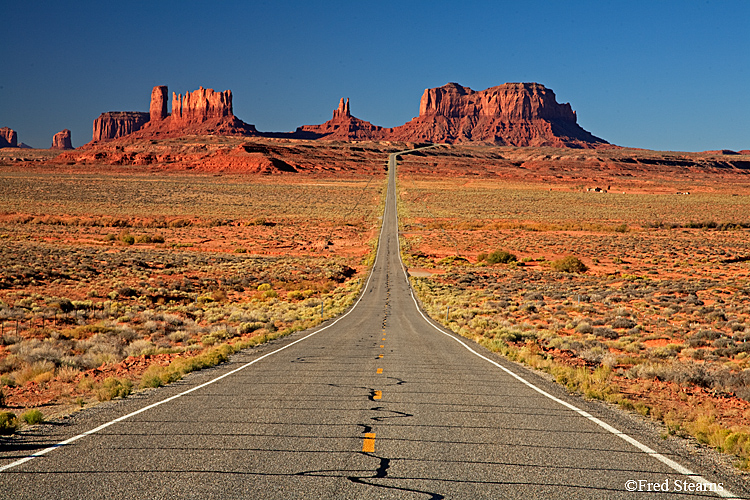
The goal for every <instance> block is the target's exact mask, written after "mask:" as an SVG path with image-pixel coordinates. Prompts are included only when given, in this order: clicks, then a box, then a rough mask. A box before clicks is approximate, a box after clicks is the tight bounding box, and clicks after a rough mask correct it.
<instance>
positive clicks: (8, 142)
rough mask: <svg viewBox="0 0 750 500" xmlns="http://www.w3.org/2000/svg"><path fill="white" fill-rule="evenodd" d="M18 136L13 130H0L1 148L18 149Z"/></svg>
mask: <svg viewBox="0 0 750 500" xmlns="http://www.w3.org/2000/svg"><path fill="white" fill-rule="evenodd" d="M17 147H18V134H16V131H15V130H13V129H12V128H8V127H2V128H0V148H17Z"/></svg>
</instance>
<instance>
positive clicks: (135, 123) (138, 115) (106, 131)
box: [91, 111, 150, 141]
mask: <svg viewBox="0 0 750 500" xmlns="http://www.w3.org/2000/svg"><path fill="white" fill-rule="evenodd" d="M149 118H150V115H149V113H142V112H140V111H109V112H107V113H102V114H101V115H99V117H98V118H97V119H96V120H94V131H93V134H92V135H91V140H92V141H108V140H111V139H117V138H118V137H122V136H124V135H128V134H132V133H133V132H135V131H136V130H140V129H141V128H143V126H144V125H145V124H146V123H148V120H149Z"/></svg>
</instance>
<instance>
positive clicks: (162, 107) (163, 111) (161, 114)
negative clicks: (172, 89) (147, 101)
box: [149, 85, 169, 122]
mask: <svg viewBox="0 0 750 500" xmlns="http://www.w3.org/2000/svg"><path fill="white" fill-rule="evenodd" d="M167 90H168V89H167V87H166V85H158V86H156V87H154V89H153V90H152V91H151V106H150V107H149V116H150V121H152V122H158V121H161V120H163V119H164V118H166V117H167V103H168V101H169V96H168V95H167Z"/></svg>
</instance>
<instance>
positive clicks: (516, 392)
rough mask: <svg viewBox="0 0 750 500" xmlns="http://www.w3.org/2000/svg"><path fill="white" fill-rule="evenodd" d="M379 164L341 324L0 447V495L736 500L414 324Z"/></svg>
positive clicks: (582, 406)
mask: <svg viewBox="0 0 750 500" xmlns="http://www.w3.org/2000/svg"><path fill="white" fill-rule="evenodd" d="M395 161H396V155H391V157H390V159H389V170H390V172H389V184H388V196H387V200H386V211H385V214H384V217H383V228H382V231H381V237H380V244H379V248H378V255H377V258H376V261H375V264H374V266H373V270H372V274H371V275H370V277H369V279H368V281H367V282H366V286H365V287H364V288H363V291H362V294H361V296H360V298H359V301H358V302H357V304H356V305H355V306H354V307H353V308H351V309H350V310H349V311H348V312H347V313H346V314H345V315H344V316H342V317H340V318H338V319H335V320H329V321H328V322H327V323H325V324H324V325H321V326H320V327H318V328H317V329H315V330H311V331H307V332H300V333H297V334H294V335H292V336H289V337H287V338H285V339H282V340H277V341H274V342H270V343H268V344H266V345H263V346H260V347H257V348H255V349H249V350H247V351H244V352H242V353H240V354H238V355H236V356H233V357H232V358H231V360H230V362H228V363H225V364H223V365H221V366H218V367H215V368H212V369H208V370H203V371H201V372H196V373H193V374H190V375H189V376H187V377H186V378H185V379H183V380H181V381H179V382H176V383H174V384H171V385H169V386H167V387H164V388H160V389H156V390H149V391H144V392H140V393H138V394H136V395H134V396H131V397H129V398H127V399H125V400H122V401H114V402H109V403H104V404H101V405H98V406H96V407H94V408H92V409H89V410H85V411H82V412H79V413H77V414H75V415H73V416H71V417H69V418H66V419H60V420H59V421H56V422H51V423H48V424H44V425H41V426H37V427H35V428H34V429H32V430H30V431H27V432H23V433H20V434H19V435H17V436H13V437H9V438H2V439H0V499H6V498H7V499H27V498H28V499H58V498H59V499H68V498H80V499H101V498H123V499H161V498H164V499H167V498H194V499H236V498H272V499H290V498H313V499H318V498H320V499H338V498H342V499H344V498H360V499H379V498H414V499H419V498H432V499H440V498H458V499H479V498H493V499H502V498H524V499H532V498H562V497H567V498H611V499H620V498H622V499H633V498H670V499H671V498H721V497H728V498H740V496H738V495H741V497H742V498H747V497H748V489H747V484H746V483H744V482H743V481H744V480H743V479H741V478H740V476H739V475H738V474H735V473H733V472H732V471H731V469H729V468H727V467H725V466H724V465H723V464H722V462H721V460H719V459H717V458H716V455H715V454H712V452H705V451H703V452H700V453H695V449H696V447H693V448H690V447H689V446H684V445H682V444H680V443H679V442H678V441H676V440H674V439H670V440H662V439H660V438H659V436H658V434H657V433H656V432H654V431H653V429H652V428H651V427H650V426H649V425H648V423H646V422H645V421H642V420H641V419H639V418H636V417H633V416H629V415H627V414H625V413H623V412H620V411H618V410H613V409H610V408H608V406H607V405H605V404H602V403H599V402H588V401H585V400H583V399H581V398H579V397H577V396H571V395H569V394H568V393H567V392H566V391H565V390H563V389H562V388H561V387H559V386H557V385H555V384H553V383H551V382H549V381H547V380H545V379H544V378H543V377H541V376H539V375H537V374H534V373H533V372H531V371H529V370H527V369H525V368H523V367H520V366H518V365H516V364H514V363H510V362H508V361H505V360H503V359H502V358H500V357H499V356H496V355H494V354H491V353H489V352H488V351H486V350H484V349H483V348H481V347H479V346H477V345H476V344H473V343H471V342H469V341H467V340H465V339H460V338H458V337H456V336H454V335H452V334H450V333H448V332H446V331H445V330H443V329H442V328H441V327H439V326H437V325H435V324H434V323H433V322H431V321H430V320H429V319H427V318H426V317H425V316H424V315H423V314H422V312H421V311H420V310H419V308H418V307H417V303H416V301H415V300H414V298H413V296H412V293H411V290H410V288H409V285H408V281H407V278H406V273H405V271H404V269H403V267H402V264H401V260H400V253H399V246H398V223H397V216H396V210H395V208H396V203H395ZM34 454H37V455H38V456H34ZM712 489H713V490H717V491H703V490H712Z"/></svg>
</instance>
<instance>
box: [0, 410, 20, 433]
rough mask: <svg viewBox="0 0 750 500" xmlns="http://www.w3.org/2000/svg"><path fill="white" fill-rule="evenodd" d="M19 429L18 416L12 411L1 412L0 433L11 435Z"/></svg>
mask: <svg viewBox="0 0 750 500" xmlns="http://www.w3.org/2000/svg"><path fill="white" fill-rule="evenodd" d="M16 429H18V417H16V414H15V413H13V412H11V411H3V412H0V434H3V435H9V434H13V433H14V432H16Z"/></svg>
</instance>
